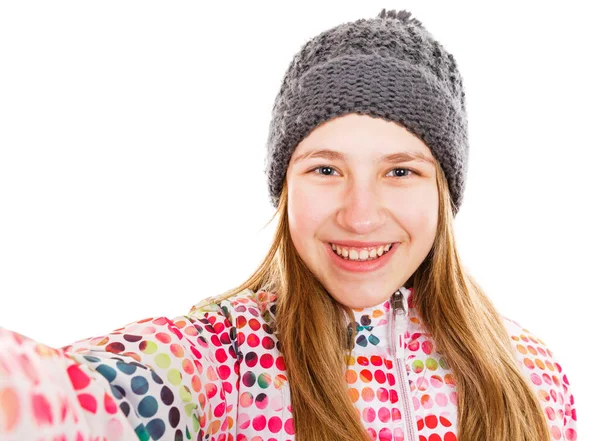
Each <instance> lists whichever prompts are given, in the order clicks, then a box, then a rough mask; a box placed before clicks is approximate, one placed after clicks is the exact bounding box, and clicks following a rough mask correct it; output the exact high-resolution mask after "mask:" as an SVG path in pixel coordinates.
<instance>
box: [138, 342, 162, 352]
mask: <svg viewBox="0 0 600 441" xmlns="http://www.w3.org/2000/svg"><path fill="white" fill-rule="evenodd" d="M140 350H141V351H142V352H143V353H144V354H154V353H155V352H156V351H157V350H158V345H157V344H156V343H154V342H153V341H150V340H145V341H143V342H141V343H140Z"/></svg>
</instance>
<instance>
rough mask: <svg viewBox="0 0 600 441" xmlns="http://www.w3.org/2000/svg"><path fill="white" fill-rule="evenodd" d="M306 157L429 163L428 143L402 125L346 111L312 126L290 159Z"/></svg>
mask: <svg viewBox="0 0 600 441" xmlns="http://www.w3.org/2000/svg"><path fill="white" fill-rule="evenodd" d="M310 158H324V159H329V160H338V161H346V162H349V161H351V160H353V159H356V160H360V161H364V160H366V161H376V162H377V161H389V162H393V161H424V162H430V163H432V164H433V161H434V158H433V155H432V154H431V151H430V149H429V147H427V145H426V144H425V143H424V142H423V141H422V140H421V139H419V138H418V137H417V136H415V135H414V134H413V133H411V132H409V131H408V130H407V129H406V128H405V127H403V126H401V125H400V124H397V123H395V122H391V121H387V120H384V119H381V118H374V117H371V116H368V115H358V114H349V115H344V116H342V117H337V118H335V119H333V120H329V121H327V122H325V123H323V124H321V125H320V126H318V127H317V128H315V129H313V130H312V132H310V133H309V135H308V136H306V137H305V138H304V139H303V140H302V141H301V142H300V143H299V144H298V146H297V147H296V149H295V150H294V152H293V154H292V158H291V161H290V163H291V164H292V165H293V164H295V163H298V162H301V161H303V160H305V159H310Z"/></svg>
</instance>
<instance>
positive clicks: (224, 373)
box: [217, 364, 231, 380]
mask: <svg viewBox="0 0 600 441" xmlns="http://www.w3.org/2000/svg"><path fill="white" fill-rule="evenodd" d="M217 372H218V373H219V377H220V378H221V380H226V379H227V378H229V375H230V374H231V368H230V367H229V366H227V365H226V364H222V365H220V366H219V367H218V368H217Z"/></svg>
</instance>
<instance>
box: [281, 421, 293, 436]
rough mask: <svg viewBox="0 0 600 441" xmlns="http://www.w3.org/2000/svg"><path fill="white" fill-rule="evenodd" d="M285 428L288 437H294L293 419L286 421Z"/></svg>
mask: <svg viewBox="0 0 600 441" xmlns="http://www.w3.org/2000/svg"><path fill="white" fill-rule="evenodd" d="M283 428H284V430H285V433H287V434H288V435H293V434H294V420H293V419H292V418H288V419H287V420H286V421H285V424H284V425H283Z"/></svg>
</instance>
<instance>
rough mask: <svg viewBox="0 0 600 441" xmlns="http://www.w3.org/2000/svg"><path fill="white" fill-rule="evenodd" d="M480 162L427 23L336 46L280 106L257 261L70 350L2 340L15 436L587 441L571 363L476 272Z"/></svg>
mask: <svg viewBox="0 0 600 441" xmlns="http://www.w3.org/2000/svg"><path fill="white" fill-rule="evenodd" d="M467 159H468V137H467V117H466V107H465V94H464V91H463V85H462V78H461V75H460V73H459V71H458V69H457V64H456V61H455V59H454V57H453V56H452V55H451V54H449V53H448V52H447V51H446V50H445V49H444V48H443V47H442V45H441V44H440V43H438V42H437V41H436V40H435V39H434V38H433V37H432V35H431V34H430V33H429V32H428V31H427V30H426V29H425V28H424V26H423V24H422V23H421V22H419V21H418V20H416V19H414V18H411V17H410V13H408V12H406V11H400V12H396V11H386V10H385V9H384V10H382V11H381V13H380V14H379V15H378V16H377V17H375V18H371V19H360V20H357V21H355V22H352V23H344V24H341V25H339V26H337V27H334V28H332V29H329V30H327V31H325V32H323V33H321V34H319V35H317V36H316V37H314V38H313V39H312V40H310V41H309V42H307V43H306V44H305V45H304V46H303V47H302V49H301V50H300V52H299V53H298V54H296V56H295V57H294V59H293V60H292V62H291V64H290V66H289V68H288V71H287V73H286V75H285V77H284V80H283V82H282V85H281V89H280V91H279V93H278V95H277V97H276V102H275V105H274V107H273V118H272V122H271V125H270V132H269V139H268V154H267V163H266V165H267V167H266V173H267V175H268V184H269V185H268V188H269V193H270V197H271V201H272V203H273V205H274V206H275V207H276V209H277V211H276V213H275V214H276V215H278V225H277V230H276V233H275V237H274V240H273V244H272V246H271V249H270V250H269V252H268V255H267V256H266V257H265V259H264V260H263V262H262V263H261V264H260V266H259V267H258V269H257V270H256V271H255V272H254V274H253V275H252V276H251V277H250V278H249V279H248V280H246V281H245V282H244V283H242V284H241V285H240V286H238V287H237V288H235V289H233V290H231V291H230V292H227V293H225V294H223V295H221V296H218V297H213V298H208V299H205V300H203V301H201V302H200V303H198V304H196V305H195V306H194V307H193V308H192V309H191V311H189V313H188V314H187V315H182V316H179V317H176V318H172V319H169V318H166V317H157V318H146V319H143V320H139V321H136V322H133V323H130V324H128V325H126V326H124V327H122V328H119V329H116V330H115V331H113V332H111V333H109V334H106V335H103V336H98V337H94V338H89V339H85V340H81V341H78V342H75V343H73V344H71V345H69V346H66V347H63V348H59V349H53V348H50V347H47V346H45V345H43V344H41V343H38V342H36V341H33V340H31V339H28V338H27V337H25V336H23V335H20V334H18V333H15V332H12V331H9V330H6V329H0V373H1V376H0V439H2V440H25V439H36V440H37V439H39V440H67V439H68V440H103V439H108V440H137V439H140V440H150V439H152V440H189V439H194V440H232V441H233V440H235V441H251V440H252V441H272V440H294V439H295V440H302V441H307V440H311V441H312V440H315V441H316V440H328V441H333V440H347V441H356V440H406V441H424V440H427V441H442V440H443V441H452V440H457V439H459V440H462V441H480V440H487V441H526V440H528V441H529V440H576V439H577V431H576V430H577V429H576V420H577V418H576V412H575V406H574V399H573V395H572V393H571V391H570V386H569V381H568V379H567V376H566V375H565V372H564V371H563V369H562V367H561V365H560V364H559V362H558V361H557V360H556V359H555V357H554V356H553V354H552V351H551V350H550V349H549V348H548V347H547V346H546V345H545V344H544V343H543V341H542V340H541V339H540V338H539V337H538V336H536V335H534V334H532V333H531V332H529V331H528V330H527V329H525V328H523V327H522V326H521V325H519V324H518V323H516V322H514V321H512V320H510V319H508V318H506V317H504V316H502V315H501V314H500V313H499V312H497V311H496V310H495V308H494V306H493V304H492V302H491V301H490V300H489V298H488V297H487V296H486V295H485V294H484V292H483V291H482V290H481V288H480V287H479V286H478V285H477V283H476V282H475V280H474V279H473V277H472V276H470V275H469V274H468V273H467V272H466V271H465V269H464V268H463V266H462V264H461V261H460V258H459V255H458V252H457V247H456V243H455V241H454V234H453V224H452V223H453V218H454V217H455V216H456V213H457V212H458V209H459V207H460V205H461V202H462V196H463V192H464V187H465V175H466V171H467V162H468V161H467Z"/></svg>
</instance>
